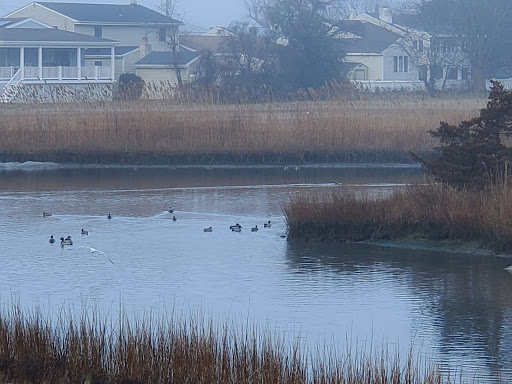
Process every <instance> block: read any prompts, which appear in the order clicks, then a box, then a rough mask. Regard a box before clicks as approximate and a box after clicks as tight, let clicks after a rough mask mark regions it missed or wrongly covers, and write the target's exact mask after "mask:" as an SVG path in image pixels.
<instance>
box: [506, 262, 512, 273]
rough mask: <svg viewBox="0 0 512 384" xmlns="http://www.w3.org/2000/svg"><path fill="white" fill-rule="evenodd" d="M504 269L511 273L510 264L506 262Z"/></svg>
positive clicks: (511, 266)
mask: <svg viewBox="0 0 512 384" xmlns="http://www.w3.org/2000/svg"><path fill="white" fill-rule="evenodd" d="M505 271H507V272H510V273H512V264H507V266H506V267H505Z"/></svg>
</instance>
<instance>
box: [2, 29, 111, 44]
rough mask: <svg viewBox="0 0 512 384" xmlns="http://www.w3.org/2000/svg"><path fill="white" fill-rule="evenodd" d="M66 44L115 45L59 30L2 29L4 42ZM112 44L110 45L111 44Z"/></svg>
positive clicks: (95, 38) (109, 41)
mask: <svg viewBox="0 0 512 384" xmlns="http://www.w3.org/2000/svg"><path fill="white" fill-rule="evenodd" d="M18 41H19V42H30V41H33V42H65V43H75V42H76V43H82V44H88V45H90V44H94V43H97V44H99V45H114V44H115V43H116V42H115V41H114V40H109V39H103V38H100V37H94V36H89V35H84V34H81V33H75V32H68V31H63V30H60V29H57V28H0V43H2V42H18ZM109 43H110V44H109Z"/></svg>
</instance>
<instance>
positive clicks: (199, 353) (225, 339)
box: [0, 308, 452, 384]
mask: <svg viewBox="0 0 512 384" xmlns="http://www.w3.org/2000/svg"><path fill="white" fill-rule="evenodd" d="M326 351H327V349H326ZM327 353H329V352H327ZM0 382H9V383H13V384H18V383H36V382H37V383H52V384H61V383H66V384H67V383H87V384H89V383H123V384H128V383H130V384H138V383H140V384H143V383H144V384H146V383H153V384H159V383H173V384H181V383H194V384H202V383H205V384H206V383H219V384H220V383H237V384H238V383H240V384H243V383H282V384H299V383H300V384H304V383H312V384H313V383H314V384H324V383H325V384H331V383H332V384H334V383H345V384H352V383H355V384H359V383H361V384H362V383H380V384H386V383H404V384H412V383H432V384H434V383H451V382H452V381H451V380H450V378H449V377H443V376H442V374H441V373H440V370H439V368H438V367H437V366H435V365H432V364H425V363H419V362H417V361H416V360H415V359H414V357H413V353H412V349H411V352H410V354H409V356H408V357H407V358H406V361H405V362H401V361H400V359H399V356H398V354H397V355H396V356H394V357H393V356H391V355H390V354H389V353H388V352H387V351H385V350H383V351H382V352H370V353H365V352H364V351H363V352H361V353H357V356H355V355H354V354H352V353H350V351H349V352H348V353H347V356H345V357H344V358H340V357H338V356H336V355H335V354H333V353H332V352H330V353H329V354H326V355H325V356H320V357H318V358H314V359H308V358H306V357H305V356H304V355H303V354H302V351H301V349H300V347H299V346H292V347H290V348H286V347H285V346H284V343H283V342H282V340H276V338H275V337H274V338H271V337H270V336H269V334H267V333H265V334H263V335H262V334H261V333H258V332H256V331H254V330H253V331H246V332H244V331H242V332H236V331H234V330H230V329H228V327H224V328H223V329H218V328H215V327H214V326H213V325H212V324H211V323H209V324H206V322H205V321H204V320H203V319H201V318H196V319H190V320H188V321H183V322H175V321H174V320H173V319H169V320H161V321H158V322H155V321H152V320H151V319H147V320H144V321H138V320H135V321H132V322H130V321H129V320H128V319H127V318H126V317H122V318H121V319H120V320H119V321H117V322H116V323H112V322H108V321H105V320H102V319H100V317H99V316H98V314H97V313H95V314H93V315H88V314H83V315H82V316H81V317H79V318H78V320H76V319H75V318H74V317H73V316H71V315H70V316H66V315H64V316H61V317H59V318H58V319H57V320H54V321H52V320H51V319H50V318H49V317H45V316H43V315H42V314H41V312H39V311H37V310H36V311H33V312H23V311H21V310H20V309H19V308H13V309H12V310H10V311H8V312H7V313H2V314H0Z"/></svg>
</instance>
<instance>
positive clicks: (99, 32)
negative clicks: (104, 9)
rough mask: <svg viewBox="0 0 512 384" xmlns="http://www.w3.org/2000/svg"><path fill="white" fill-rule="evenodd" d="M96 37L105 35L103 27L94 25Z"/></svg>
mask: <svg viewBox="0 0 512 384" xmlns="http://www.w3.org/2000/svg"><path fill="white" fill-rule="evenodd" d="M94 37H103V28H101V27H94Z"/></svg>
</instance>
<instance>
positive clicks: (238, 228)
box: [231, 225, 242, 232]
mask: <svg viewBox="0 0 512 384" xmlns="http://www.w3.org/2000/svg"><path fill="white" fill-rule="evenodd" d="M231 230H232V231H233V232H242V227H237V226H236V225H235V226H233V228H231Z"/></svg>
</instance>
